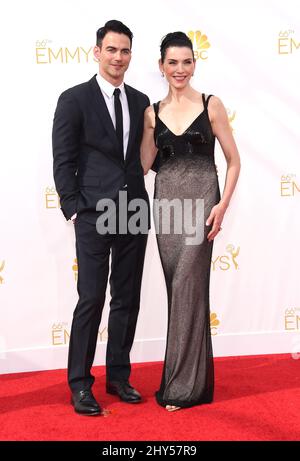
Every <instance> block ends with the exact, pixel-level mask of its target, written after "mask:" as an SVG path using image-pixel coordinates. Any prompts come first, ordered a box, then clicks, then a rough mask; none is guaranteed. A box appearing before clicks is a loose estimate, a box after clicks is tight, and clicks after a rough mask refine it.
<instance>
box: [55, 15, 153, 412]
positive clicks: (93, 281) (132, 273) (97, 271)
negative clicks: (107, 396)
mask: <svg viewBox="0 0 300 461" xmlns="http://www.w3.org/2000/svg"><path fill="white" fill-rule="evenodd" d="M132 37H133V35H132V33H131V31H130V30H129V29H128V27H126V26H125V25H124V24H123V23H121V22H120V21H116V20H112V21H108V22H107V23H106V24H105V26H104V27H101V28H100V29H99V30H98V31H97V45H96V46H95V48H94V56H95V58H96V59H97V60H98V62H99V73H98V74H97V75H95V76H94V77H93V78H92V79H91V80H89V81H88V82H86V83H82V84H80V85H77V86H75V87H73V88H70V89H68V90H66V91H65V92H63V93H62V94H61V96H60V97H59V100H58V104H57V108H56V111H55V116H54V123H53V157H54V180H55V185H56V188H57V192H58V194H59V196H60V202H61V209H62V212H63V214H64V216H65V218H66V219H67V220H68V219H71V220H72V221H73V222H74V227H75V236H76V252H77V260H78V294H79V301H78V304H77V306H76V309H75V311H74V316H73V322H72V329H71V336H70V347H69V360H68V382H69V386H70V388H71V392H72V399H71V402H72V404H73V406H74V409H75V411H76V412H77V413H80V414H85V415H97V414H101V412H102V410H101V407H100V405H99V404H98V402H97V401H96V399H95V397H94V395H93V393H92V385H93V383H94V379H95V378H94V376H92V374H91V367H92V364H93V361H94V355H95V349H96V342H97V335H98V329H99V324H100V321H101V315H102V310H103V305H104V301H105V292H106V287H107V280H108V273H109V258H110V255H111V275H110V280H109V281H110V290H111V302H110V314H109V320H108V344H107V353H106V391H107V392H108V393H111V394H115V395H118V396H119V397H120V399H121V400H123V401H125V402H128V403H137V402H140V401H141V395H140V394H139V392H138V391H136V390H135V389H134V388H133V387H132V386H131V385H130V383H129V376H130V369H131V367H130V358H129V353H130V350H131V346H132V343H133V339H134V334H135V329H136V322H137V316H138V311H139V304H140V289H141V280H142V272H143V264H144V255H145V248H146V243H147V232H148V229H149V215H148V212H149V199H148V195H147V192H146V190H145V184H144V175H143V169H142V166H141V163H140V143H141V138H142V132H143V115H144V110H145V108H146V107H147V106H148V105H149V104H150V102H149V98H148V97H147V96H146V95H145V94H143V93H141V92H139V91H137V90H135V89H134V88H132V87H130V86H128V85H126V84H124V82H123V78H124V74H125V72H126V70H127V68H128V66H129V63H130V59H131V45H132ZM121 192H122V193H123V196H124V194H125V197H126V198H127V201H126V203H127V204H128V203H129V201H130V200H132V199H139V200H140V201H143V203H146V208H147V210H148V211H147V213H146V214H147V216H145V215H144V216H143V219H147V226H146V229H147V230H146V232H139V233H130V232H127V233H124V222H123V223H122V226H123V231H122V232H120V231H119V227H118V226H117V231H116V233H114V232H113V231H112V232H109V231H108V232H107V233H106V234H105V233H101V232H100V233H99V228H98V225H97V226H96V223H97V220H98V219H99V215H100V214H101V213H99V212H97V211H96V209H97V210H102V211H103V210H104V208H103V207H101V206H100V207H99V205H98V207H97V202H98V201H99V200H101V199H105V200H107V199H111V200H112V201H113V203H115V204H116V207H115V211H114V213H113V218H115V219H116V220H117V222H118V219H119V218H120V214H121V212H120V206H121V205H120V203H119V201H118V197H119V196H120V193H121ZM123 202H124V200H123ZM123 204H124V203H123ZM102 216H103V214H102ZM122 216H124V213H122ZM130 216H132V213H131V214H130V213H129V217H130ZM129 217H128V218H127V221H126V223H125V224H126V225H127V224H128V220H129ZM96 227H97V228H96ZM129 227H130V226H129V225H128V226H127V229H128V228H129ZM144 227H145V226H144Z"/></svg>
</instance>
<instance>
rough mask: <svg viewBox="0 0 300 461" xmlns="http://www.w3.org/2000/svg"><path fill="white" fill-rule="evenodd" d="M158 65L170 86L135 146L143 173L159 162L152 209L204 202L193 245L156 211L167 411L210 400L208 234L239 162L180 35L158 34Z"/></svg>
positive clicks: (160, 397) (220, 109)
mask: <svg viewBox="0 0 300 461" xmlns="http://www.w3.org/2000/svg"><path fill="white" fill-rule="evenodd" d="M159 66H160V71H161V72H162V75H163V76H165V77H166V79H167V81H168V83H169V92H168V94H167V96H166V97H165V98H164V99H163V100H161V101H160V102H158V103H156V104H153V106H149V107H148V108H147V109H146V111H145V120H144V136H143V141H142V147H141V161H142V165H143V169H144V173H145V174H147V172H148V171H149V169H150V168H151V167H153V162H154V161H155V163H159V169H158V173H157V175H156V178H155V194H154V198H155V199H156V200H154V202H155V203H154V211H158V210H159V206H161V204H162V202H161V200H163V199H167V201H168V203H169V204H170V203H173V204H174V203H175V202H174V200H175V201H177V205H178V203H180V204H182V209H183V208H184V206H185V205H186V203H187V200H186V199H189V203H192V205H191V206H190V208H189V209H188V213H189V214H191V215H192V216H195V214H196V216H198V215H197V209H196V208H197V204H198V206H199V203H200V204H203V207H202V218H203V219H202V221H201V220H199V219H198V221H197V220H196V226H198V233H199V234H200V233H201V232H202V233H203V234H202V235H203V236H204V237H203V239H202V240H201V241H199V238H198V239H196V240H197V242H196V240H195V242H196V243H195V242H193V243H192V244H191V242H189V243H188V240H187V237H189V236H190V232H188V230H186V227H188V226H182V227H183V228H182V231H181V232H180V231H178V223H179V221H178V219H177V218H175V214H176V210H175V211H174V213H173V215H171V214H170V215H169V216H170V217H171V221H170V223H169V224H170V231H169V232H168V233H166V232H163V231H162V226H160V225H159V223H158V221H159V213H158V212H157V213H155V222H156V233H157V243H158V249H159V254H160V258H161V263H162V267H163V271H164V276H165V281H166V287H167V295H168V333H167V344H166V353H165V361H164V367H163V374H162V380H161V385H160V389H159V391H158V392H157V393H156V400H157V402H158V403H159V404H160V405H162V406H164V407H166V409H167V410H169V411H174V410H177V409H180V408H183V407H190V406H193V405H199V404H201V403H209V402H211V401H212V400H213V391H214V366H213V353H212V342H211V335H210V308H209V278H210V266H211V255H212V248H213V239H214V238H215V237H216V235H217V234H218V232H219V231H220V229H221V223H222V220H223V217H224V214H225V212H226V209H227V207H228V205H229V202H230V199H231V196H232V194H233V191H234V189H235V186H236V182H237V179H238V175H239V170H240V160H239V154H238V150H237V147H236V144H235V141H234V138H233V136H232V131H231V128H230V125H229V122H228V117H227V113H226V110H225V108H224V105H223V104H222V102H221V100H220V99H219V98H217V97H216V96H212V95H210V96H206V95H205V94H202V93H199V92H198V91H196V90H195V89H193V88H192V87H191V85H190V79H191V77H192V75H193V74H194V70H195V60H194V54H193V46H192V42H191V40H190V39H189V37H188V36H187V35H186V34H184V33H183V32H173V33H170V34H167V35H166V36H165V37H164V38H163V40H162V43H161V58H160V61H159ZM215 137H217V139H218V141H219V143H220V145H221V147H222V150H223V153H224V155H225V158H226V162H227V174H226V181H225V186H224V190H223V194H222V198H221V197H220V192H219V185H218V178H217V172H216V166H215V161H214V146H215ZM156 156H157V158H156ZM199 199H200V201H199ZM178 200H179V202H178ZM172 201H173V202H172ZM157 203H160V205H159V206H157V205H156V204H157ZM156 206H157V210H156V208H155V207H156ZM183 215H184V209H183ZM165 218H166V216H165ZM165 218H164V219H165ZM200 227H202V229H200Z"/></svg>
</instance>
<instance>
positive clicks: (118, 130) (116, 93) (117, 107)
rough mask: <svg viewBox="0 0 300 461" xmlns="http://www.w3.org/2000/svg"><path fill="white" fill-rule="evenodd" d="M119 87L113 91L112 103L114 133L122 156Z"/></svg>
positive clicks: (121, 119) (121, 116) (121, 118)
mask: <svg viewBox="0 0 300 461" xmlns="http://www.w3.org/2000/svg"><path fill="white" fill-rule="evenodd" d="M120 93H121V91H120V89H119V88H116V89H115V91H114V103H115V116H116V134H117V138H118V142H119V147H120V154H121V155H122V158H124V147H123V113H122V106H121V101H120Z"/></svg>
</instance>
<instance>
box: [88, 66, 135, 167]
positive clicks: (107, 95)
mask: <svg viewBox="0 0 300 461" xmlns="http://www.w3.org/2000/svg"><path fill="white" fill-rule="evenodd" d="M96 80H97V82H98V85H99V87H100V90H101V92H102V94H103V97H104V100H105V102H106V106H107V109H108V112H109V114H110V117H111V119H112V122H113V124H114V127H115V128H116V115H115V106H114V91H115V89H116V88H119V90H120V91H121V93H120V102H121V105H122V112H123V145H124V152H123V154H124V158H125V157H126V150H127V146H128V138H129V129H130V117H129V108H128V101H127V96H126V92H125V87H124V82H123V83H122V84H121V85H120V86H118V87H115V86H113V85H112V84H111V83H109V82H108V81H107V80H105V78H103V77H102V76H101V75H100V74H97V77H96Z"/></svg>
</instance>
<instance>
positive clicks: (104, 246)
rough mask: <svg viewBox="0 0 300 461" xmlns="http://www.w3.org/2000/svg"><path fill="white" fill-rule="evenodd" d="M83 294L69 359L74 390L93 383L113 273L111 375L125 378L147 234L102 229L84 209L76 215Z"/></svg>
mask: <svg viewBox="0 0 300 461" xmlns="http://www.w3.org/2000/svg"><path fill="white" fill-rule="evenodd" d="M74 226H75V235H76V253H77V262H78V285H77V287H78V294H79V300H78V303H77V306H76V308H75V311H74V315H73V322H72V328H71V336H70V346H69V359H68V382H69V386H70V388H71V390H72V391H77V390H82V389H90V388H91V386H92V385H93V383H94V379H95V378H94V377H93V375H92V374H91V367H92V364H93V361H94V356H95V350H96V343H97V335H98V330H99V325H100V321H101V316H102V310H103V306H104V302H105V292H106V287H107V281H108V274H109V257H110V254H111V275H110V280H109V282H110V291H111V302H110V313H109V319H108V343H107V352H106V372H107V381H122V380H127V379H128V378H129V375H130V368H131V367H130V358H129V354H130V350H131V347H132V343H133V340H134V334H135V329H136V323H137V317H138V312H139V305H140V290H141V281H142V274H143V265H144V256H145V249H146V243H147V237H148V235H146V234H137V235H132V234H124V235H122V234H121V235H120V234H115V235H109V234H107V235H100V234H98V233H97V230H96V226H95V224H91V223H89V222H86V221H84V220H83V219H82V218H81V217H80V215H79V216H78V217H77V219H76V221H75V225H74Z"/></svg>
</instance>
